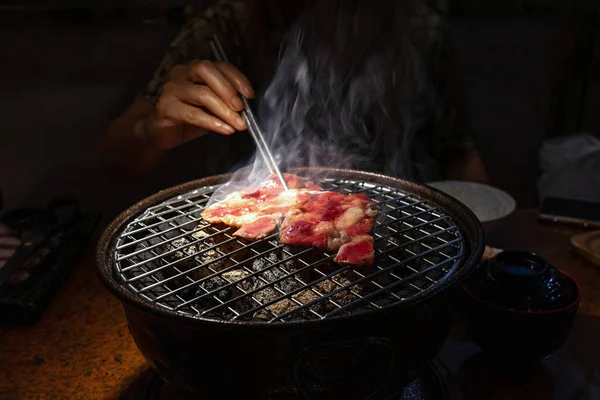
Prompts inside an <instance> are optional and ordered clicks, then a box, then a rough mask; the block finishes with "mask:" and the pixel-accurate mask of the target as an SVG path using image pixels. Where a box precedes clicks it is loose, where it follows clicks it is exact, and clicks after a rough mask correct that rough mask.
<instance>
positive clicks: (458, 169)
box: [446, 147, 489, 183]
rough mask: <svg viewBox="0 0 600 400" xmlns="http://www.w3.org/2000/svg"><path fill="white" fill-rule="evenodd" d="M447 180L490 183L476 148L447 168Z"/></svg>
mask: <svg viewBox="0 0 600 400" xmlns="http://www.w3.org/2000/svg"><path fill="white" fill-rule="evenodd" d="M446 179H448V180H459V181H469V182H478V183H488V181H489V178H488V175H487V171H486V169H485V165H484V164H483V161H482V159H481V156H480V155H479V152H478V151H477V149H476V148H475V147H472V148H470V149H468V150H465V151H464V152H463V153H461V154H459V155H458V156H457V157H456V158H455V159H454V160H452V161H451V162H450V163H448V165H447V166H446Z"/></svg>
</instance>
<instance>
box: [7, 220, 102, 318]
mask: <svg viewBox="0 0 600 400" xmlns="http://www.w3.org/2000/svg"><path fill="white" fill-rule="evenodd" d="M99 221H100V213H78V214H77V215H76V216H75V217H74V218H73V219H72V221H71V222H69V224H68V225H66V226H64V227H61V229H60V230H59V231H58V232H57V234H59V236H60V241H59V242H58V244H56V245H55V247H53V248H51V249H50V251H49V252H48V253H47V254H46V255H45V256H43V258H42V259H41V261H40V263H39V264H38V265H37V266H36V267H35V269H34V270H32V271H30V273H31V275H30V277H29V278H28V279H27V280H26V281H24V282H23V283H20V284H17V285H14V284H13V285H10V284H6V283H5V284H4V285H2V286H1V287H0V325H29V324H32V323H35V322H36V321H37V320H39V319H40V317H41V316H42V315H43V314H44V311H45V310H46V309H47V308H48V305H49V304H50V302H51V300H52V299H53V298H54V295H55V294H56V292H57V291H58V289H59V288H60V286H61V285H62V283H63V282H64V281H65V280H66V279H67V277H68V276H69V274H70V272H71V271H72V270H73V268H74V267H75V265H77V261H78V260H79V257H80V256H81V253H82V251H83V250H84V249H85V247H86V245H87V244H88V243H89V240H90V238H91V237H92V235H93V233H94V231H95V228H96V226H97V225H98V223H99ZM53 237H55V236H53ZM48 240H51V238H49V239H48Z"/></svg>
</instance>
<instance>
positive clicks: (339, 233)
mask: <svg viewBox="0 0 600 400" xmlns="http://www.w3.org/2000/svg"><path fill="white" fill-rule="evenodd" d="M370 205H371V202H370V201H369V199H368V198H367V197H366V196H365V195H363V194H341V193H335V192H319V193H303V194H301V195H299V196H298V201H297V202H296V204H294V205H293V206H292V207H291V208H290V210H289V211H288V213H287V214H286V216H285V218H284V220H283V222H282V224H281V229H280V232H279V238H280V240H281V242H282V243H285V244H290V245H303V246H314V247H318V248H322V249H326V250H329V251H338V254H337V256H336V257H335V259H334V261H336V262H339V263H346V264H353V265H371V264H373V260H374V247H373V238H372V237H371V236H370V232H371V229H372V228H373V219H374V217H375V215H376V214H377V211H375V210H372V209H371V208H370Z"/></svg>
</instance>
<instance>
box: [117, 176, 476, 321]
mask: <svg viewBox="0 0 600 400" xmlns="http://www.w3.org/2000/svg"><path fill="white" fill-rule="evenodd" d="M318 183H319V185H320V186H321V187H323V189H325V190H332V191H337V192H341V193H365V194H366V195H367V196H368V197H369V198H370V199H371V200H372V201H373V202H374V204H375V207H376V208H377V209H378V210H379V212H380V213H379V215H378V216H377V217H376V220H375V226H374V232H373V233H374V237H375V247H376V249H375V262H376V264H375V266H374V267H372V268H369V269H365V268H359V267H352V266H340V265H338V264H336V263H334V262H333V261H332V258H333V255H332V254H329V253H326V252H323V250H319V249H314V248H296V247H290V246H286V245H283V244H281V243H280V242H279V240H278V234H277V233H275V234H272V235H270V236H268V237H266V238H264V239H262V240H258V241H253V242H245V241H243V240H241V239H238V238H235V237H233V236H231V234H232V233H233V232H234V231H235V228H230V227H227V226H224V225H210V224H208V223H206V222H205V221H204V220H202V218H201V217H200V213H201V212H202V210H203V209H204V207H205V205H206V203H207V202H208V200H209V198H210V196H211V194H212V193H213V192H214V190H215V189H216V188H217V186H213V187H206V188H202V189H199V190H195V191H192V192H190V193H187V194H185V195H181V196H177V197H175V198H172V199H170V200H167V201H165V202H163V203H161V204H159V205H156V206H154V207H151V208H149V209H147V210H146V211H145V212H144V213H142V215H140V216H139V217H138V218H136V219H135V220H133V221H132V222H131V223H129V224H128V225H127V226H126V228H125V229H124V231H123V233H122V234H121V235H120V236H119V238H118V240H117V243H116V251H115V254H114V260H115V266H116V273H117V276H118V277H119V278H120V281H121V282H122V284H124V285H126V287H127V288H128V290H130V291H131V292H133V293H135V294H136V295H137V296H141V297H142V298H143V299H145V301H148V302H152V303H155V304H156V305H159V306H162V307H165V308H167V309H169V310H171V311H174V312H177V313H180V314H187V315H194V316H200V317H203V318H209V319H220V320H238V321H242V320H243V321H248V320H252V321H268V322H273V321H291V320H306V319H324V318H328V317H332V316H336V315H340V314H352V313H358V312H366V311H369V310H377V309H382V308H385V307H388V306H390V305H392V304H396V303H398V302H402V301H406V300H408V299H411V298H414V297H415V296H419V295H423V294H425V293H427V292H429V291H431V290H433V289H434V288H435V287H437V286H439V285H440V284H441V283H442V282H443V281H444V280H446V279H447V278H448V277H449V276H451V274H452V273H453V271H454V270H455V269H456V268H458V265H459V264H460V261H461V259H462V258H463V256H464V248H465V245H464V242H463V238H462V237H461V234H460V231H459V229H458V228H457V227H456V225H455V224H454V222H453V221H452V219H451V218H450V217H449V216H448V215H446V214H445V213H444V212H443V210H440V209H439V208H438V207H436V206H435V205H432V204H430V203H428V202H427V201H424V200H423V199H420V198H418V197H416V196H414V195H412V194H410V193H405V192H403V191H400V190H398V189H395V188H391V187H387V186H382V185H377V184H371V183H365V182H359V181H353V180H335V179H323V180H321V181H319V182H318Z"/></svg>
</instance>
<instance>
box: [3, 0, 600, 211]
mask: <svg viewBox="0 0 600 400" xmlns="http://www.w3.org/2000/svg"><path fill="white" fill-rule="evenodd" d="M186 3H188V2H185V1H179V0H178V1H175V0H160V1H145V0H127V1H101V0H88V1H74V0H65V1H43V0H19V1H16V0H9V1H5V2H4V3H3V5H0V43H2V49H1V51H2V63H1V67H0V68H2V74H1V76H2V84H1V88H2V91H1V93H0V121H2V133H1V134H0V167H1V168H2V169H1V170H2V172H1V173H0V190H2V192H3V197H4V203H5V208H12V207H16V206H20V205H31V204H34V205H41V204H44V203H45V202H47V201H48V200H49V199H51V198H52V197H55V196H61V195H75V196H77V197H79V198H80V199H81V201H82V203H83V204H82V205H83V207H84V208H96V209H101V210H103V211H105V212H106V213H107V215H109V216H110V215H112V214H114V212H117V211H119V210H121V209H122V208H123V207H125V206H126V205H128V204H129V203H131V202H133V201H135V200H138V199H139V198H140V196H142V195H148V194H150V193H152V192H153V191H155V190H158V189H159V188H161V187H164V186H165V185H173V184H176V183H178V182H179V181H180V180H181V179H183V177H180V176H179V175H178V174H176V173H175V171H160V172H159V173H157V174H156V175H155V176H152V177H148V178H147V179H144V180H141V181H136V182H135V183H126V182H115V181H111V180H108V179H107V178H106V177H105V176H104V175H103V174H102V173H101V172H100V171H99V167H98V165H99V163H98V160H99V158H98V140H99V138H100V136H101V134H102V133H103V132H104V131H105V130H106V129H107V124H108V121H109V120H110V119H111V118H114V117H115V116H117V115H118V114H119V113H120V112H121V111H122V110H123V109H124V107H125V106H126V105H127V104H128V103H129V102H131V100H132V99H133V97H134V96H135V94H136V93H137V92H138V91H139V90H141V88H142V87H143V85H144V84H145V82H146V81H147V80H148V79H149V77H150V76H151V74H152V72H153V70H154V69H155V68H156V67H157V65H158V63H159V61H160V59H161V57H162V55H163V54H164V52H165V50H166V48H167V46H168V44H169V42H170V40H171V39H173V38H174V36H175V35H176V34H177V32H178V30H179V28H180V26H181V23H182V21H183V20H184V18H185V14H186V12H187V13H193V12H194V11H197V10H198V9H201V8H202V6H203V3H207V2H206V1H200V2H196V3H195V4H196V7H195V9H192V8H190V7H188V8H184V7H182V6H183V5H185V4H186ZM562 3H569V4H568V5H561V4H562ZM439 4H440V7H441V8H442V10H443V11H445V12H447V13H448V14H449V16H450V19H451V22H452V27H453V31H454V39H455V45H456V48H457V50H458V60H457V61H458V64H459V67H460V70H461V72H462V74H463V77H464V81H465V86H466V87H465V89H466V93H467V100H468V104H469V112H470V116H471V120H472V125H473V128H474V131H475V133H476V135H477V138H478V142H479V146H480V148H481V151H482V154H483V157H484V162H485V163H486V166H487V168H488V172H489V174H490V177H491V183H492V184H493V185H495V186H498V187H500V188H502V189H504V190H507V191H508V192H509V193H511V194H512V195H513V196H514V197H515V198H516V199H517V202H518V204H519V206H522V207H530V206H535V205H536V204H537V200H538V199H537V193H536V189H535V183H536V179H537V177H538V175H539V169H538V159H537V153H538V150H539V146H540V143H541V141H542V140H543V139H544V138H546V137H552V136H559V135H567V134H573V133H577V132H589V133H592V134H596V135H598V133H600V112H598V110H599V109H600V37H598V38H596V36H597V35H598V26H599V24H598V8H597V7H598V6H597V5H596V2H594V1H591V0H590V1H578V2H564V1H563V2H560V1H555V2H550V1H546V2H542V1H537V2H536V1H509V0H502V1H489V0H459V1H455V0H442V1H439Z"/></svg>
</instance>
